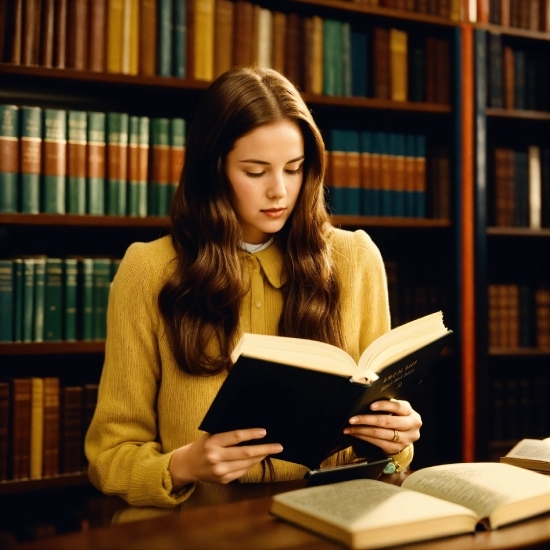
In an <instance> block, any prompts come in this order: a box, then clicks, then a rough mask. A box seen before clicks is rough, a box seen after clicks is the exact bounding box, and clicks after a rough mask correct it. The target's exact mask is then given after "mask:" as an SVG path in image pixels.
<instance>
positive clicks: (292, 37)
mask: <svg viewBox="0 0 550 550" xmlns="http://www.w3.org/2000/svg"><path fill="white" fill-rule="evenodd" d="M285 40H286V44H285V70H284V73H283V74H285V75H286V76H287V77H288V79H289V80H290V81H291V82H292V83H293V84H294V85H295V86H297V87H298V89H303V76H304V69H303V55H304V28H303V24H302V18H301V17H300V15H298V14H297V13H294V12H291V13H287V15H286V32H285ZM339 95H341V94H339Z"/></svg>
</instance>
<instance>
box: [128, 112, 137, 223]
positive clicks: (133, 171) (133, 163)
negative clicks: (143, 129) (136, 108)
mask: <svg viewBox="0 0 550 550" xmlns="http://www.w3.org/2000/svg"><path fill="white" fill-rule="evenodd" d="M138 179H139V117H137V116H131V117H130V122H129V126H128V215H129V216H137V215H138V208H139V207H138V204H139V181H138Z"/></svg>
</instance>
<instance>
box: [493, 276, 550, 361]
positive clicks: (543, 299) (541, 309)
mask: <svg viewBox="0 0 550 550" xmlns="http://www.w3.org/2000/svg"><path fill="white" fill-rule="evenodd" d="M488 324H489V326H488V328H489V331H488V333H489V347H492V348H509V349H513V348H518V347H529V348H531V347H536V348H539V349H544V350H548V351H550V288H548V287H533V286H529V285H523V284H521V285H519V284H490V285H489V286H488Z"/></svg>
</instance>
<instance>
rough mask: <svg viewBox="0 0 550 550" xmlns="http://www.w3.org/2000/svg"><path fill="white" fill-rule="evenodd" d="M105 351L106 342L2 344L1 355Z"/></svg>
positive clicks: (0, 346) (0, 347)
mask: <svg viewBox="0 0 550 550" xmlns="http://www.w3.org/2000/svg"><path fill="white" fill-rule="evenodd" d="M104 351H105V342H104V341H94V342H17V343H15V342H2V343H0V355H52V354H56V355H60V354H70V353H103V352H104Z"/></svg>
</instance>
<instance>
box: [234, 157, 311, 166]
mask: <svg viewBox="0 0 550 550" xmlns="http://www.w3.org/2000/svg"><path fill="white" fill-rule="evenodd" d="M304 157H305V155H302V156H301V157H296V158H295V159H292V160H289V161H287V162H286V163H285V164H292V163H293V162H297V161H299V160H302V159H303V158H304ZM239 162H248V163H250V164H265V165H266V166H267V165H269V164H271V163H269V162H266V161H265V160H258V159H243V160H240V161H239Z"/></svg>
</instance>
